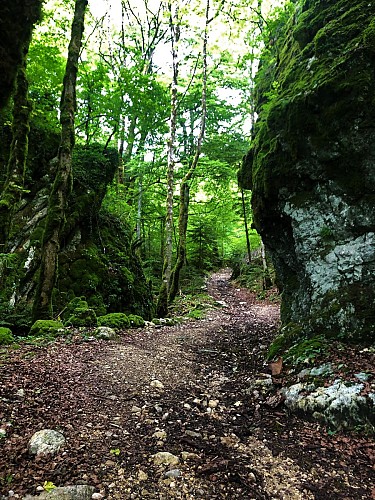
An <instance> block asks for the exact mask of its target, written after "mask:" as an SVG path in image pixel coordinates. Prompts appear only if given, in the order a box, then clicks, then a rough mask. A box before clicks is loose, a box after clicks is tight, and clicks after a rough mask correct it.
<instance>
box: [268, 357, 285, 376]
mask: <svg viewBox="0 0 375 500" xmlns="http://www.w3.org/2000/svg"><path fill="white" fill-rule="evenodd" d="M269 368H270V370H271V374H272V377H277V376H279V375H280V374H281V372H282V369H283V358H282V357H281V356H280V357H279V358H278V359H277V361H275V362H273V363H270V364H269Z"/></svg>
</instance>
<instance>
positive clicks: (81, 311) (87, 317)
mask: <svg viewBox="0 0 375 500" xmlns="http://www.w3.org/2000/svg"><path fill="white" fill-rule="evenodd" d="M96 325H97V317H96V313H95V311H94V310H93V309H90V308H89V307H76V308H75V309H74V311H73V314H72V316H70V317H69V318H68V319H67V321H66V322H65V326H75V327H80V326H96Z"/></svg>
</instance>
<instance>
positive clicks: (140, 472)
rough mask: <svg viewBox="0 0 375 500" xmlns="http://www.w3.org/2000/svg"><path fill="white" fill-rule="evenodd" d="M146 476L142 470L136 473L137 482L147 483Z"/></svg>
mask: <svg viewBox="0 0 375 500" xmlns="http://www.w3.org/2000/svg"><path fill="white" fill-rule="evenodd" d="M147 479H148V475H147V474H146V473H145V472H143V470H140V471H138V480H139V481H147Z"/></svg>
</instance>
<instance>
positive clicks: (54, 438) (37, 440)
mask: <svg viewBox="0 0 375 500" xmlns="http://www.w3.org/2000/svg"><path fill="white" fill-rule="evenodd" d="M64 444H65V437H64V436H63V434H61V432H58V431H54V430H53V429H42V430H41V431H38V432H36V433H35V434H34V435H33V436H32V438H31V439H30V441H29V445H28V448H29V452H30V453H31V455H40V454H41V453H49V454H51V455H54V454H55V453H57V452H58V451H59V450H60V448H61V447H62V446H64Z"/></svg>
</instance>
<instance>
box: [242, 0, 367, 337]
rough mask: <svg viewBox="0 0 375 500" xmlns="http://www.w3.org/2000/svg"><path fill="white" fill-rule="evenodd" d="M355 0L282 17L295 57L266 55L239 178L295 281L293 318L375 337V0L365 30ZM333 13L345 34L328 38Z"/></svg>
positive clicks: (313, 329) (286, 284)
mask: <svg viewBox="0 0 375 500" xmlns="http://www.w3.org/2000/svg"><path fill="white" fill-rule="evenodd" d="M352 5H353V2H352V1H351V0H342V1H341V3H340V6H341V9H342V10H341V11H340V12H338V11H337V10H335V8H336V7H335V2H305V3H304V7H303V15H299V14H300V13H299V12H298V10H297V11H295V12H293V13H291V16H290V19H289V20H288V21H287V22H285V23H284V25H283V26H281V30H283V29H284V30H285V31H284V32H283V36H280V37H279V39H278V40H279V42H276V45H275V48H274V55H275V57H276V54H277V53H278V52H280V53H281V52H283V53H284V54H287V53H290V54H293V63H291V59H290V58H289V59H288V58H287V59H282V58H280V60H279V65H277V66H276V67H274V66H272V67H271V66H267V63H266V62H265V65H264V66H263V67H262V70H261V71H260V73H259V75H258V79H257V86H258V87H257V96H258V98H259V101H258V103H256V106H257V107H258V109H259V110H260V113H259V119H258V121H257V127H256V136H255V138H254V141H252V149H251V150H250V151H249V153H248V154H247V155H246V157H245V159H244V162H243V166H242V170H241V172H240V173H239V180H240V184H242V187H244V188H247V189H251V190H252V207H253V214H254V225H255V227H256V229H257V230H258V231H259V232H260V234H261V236H262V239H263V241H264V243H265V245H266V247H267V248H268V250H269V253H270V255H271V257H272V260H273V262H274V265H275V269H276V272H277V278H278V282H279V283H280V284H281V287H282V290H283V293H282V301H283V305H282V308H281V320H282V324H283V325H290V327H291V331H292V327H293V325H292V324H294V325H298V326H299V327H300V328H301V338H302V337H303V336H304V335H305V336H308V338H312V337H313V336H314V335H321V334H322V333H323V334H328V335H329V336H330V337H331V338H332V337H339V338H348V339H349V340H365V341H366V342H368V341H371V340H374V339H375V315H374V301H375V224H374V221H375V203H374V195H375V163H374V158H375V143H374V140H373V137H374V133H375V123H374V120H373V116H374V106H373V105H370V106H369V104H368V103H369V102H370V103H373V102H374V101H373V89H374V88H375V74H374V73H371V77H369V78H370V79H369V80H368V81H367V85H365V86H364V85H363V84H362V78H363V79H365V78H367V75H368V68H370V67H373V52H371V51H370V50H368V48H367V47H366V46H365V45H364V44H363V33H365V32H366V30H371V25H370V24H369V23H370V22H371V21H370V20H371V19H373V17H374V13H375V4H374V3H373V2H372V3H371V2H367V4H366V8H367V9H368V16H366V21H365V22H364V23H363V25H362V26H361V30H358V31H357V32H354V31H353V30H351V29H349V27H350V26H353V25H354V24H355V23H356V22H357V18H356V16H357V14H356V13H355V11H354V10H351V7H352ZM329 18H330V19H333V18H334V23H333V21H332V24H330V22H329V21H328V24H327V26H326V28H327V30H329V29H332V30H333V31H335V32H336V33H338V32H340V33H342V34H343V36H341V37H327V38H325V42H324V44H322V46H321V47H319V43H320V42H319V40H318V39H319V36H320V34H321V33H322V32H320V31H319V30H320V29H321V26H320V25H319V22H320V21H318V20H321V19H329ZM328 25H329V27H328ZM318 32H319V35H316V34H317V33H318ZM302 33H303V36H301V34H302ZM320 40H321V39H320ZM278 43H279V45H278ZM349 46H350V47H356V49H355V50H350V49H349V50H347V48H348V47H349ZM357 49H358V50H359V52H358V50H357ZM337 54H340V57H341V59H340V65H337ZM270 60H272V59H270ZM272 61H273V60H272ZM272 64H273V62H272ZM332 68H334V70H333V71H332ZM271 73H272V74H274V75H277V81H278V82H279V83H280V86H279V88H277V89H275V88H273V87H272V81H273V80H272V78H269V75H270V74H271ZM343 82H345V83H343ZM349 82H350V83H349ZM348 85H349V86H350V89H351V91H350V96H349V95H348V93H347V88H348V87H347V86H348ZM270 92H272V98H271V99H269V93H270ZM265 102H267V106H264V103H265ZM344 109H345V111H343V110H344ZM348 115H350V120H349V121H348V118H347V117H348ZM364 123H366V124H367V126H366V127H364V126H363V124H364Z"/></svg>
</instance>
